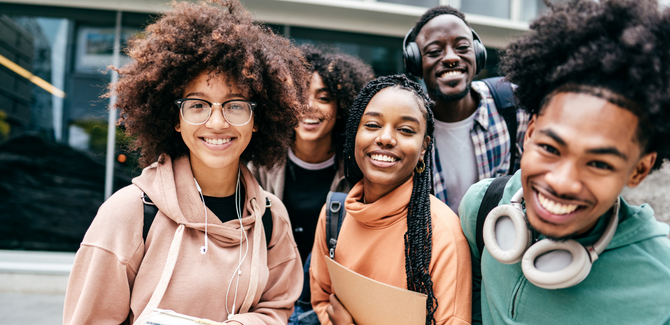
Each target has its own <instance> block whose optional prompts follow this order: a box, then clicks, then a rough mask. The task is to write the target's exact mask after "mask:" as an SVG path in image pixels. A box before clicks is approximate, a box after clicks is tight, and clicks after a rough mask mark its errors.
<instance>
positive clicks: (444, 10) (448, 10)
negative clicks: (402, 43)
mask: <svg viewBox="0 0 670 325" xmlns="http://www.w3.org/2000/svg"><path fill="white" fill-rule="evenodd" d="M442 15H454V16H456V17H458V18H460V19H461V20H462V21H463V22H464V23H465V25H467V26H468V27H470V24H469V23H468V21H467V20H465V14H463V13H462V12H460V11H459V10H458V9H456V8H454V7H451V6H437V7H433V8H430V9H428V11H426V12H425V13H424V14H423V16H421V18H419V20H418V21H417V22H416V24H414V28H413V30H412V34H410V35H409V39H408V41H410V42H414V41H415V40H416V37H417V35H419V32H420V31H421V29H422V28H423V26H425V25H426V24H427V23H428V22H429V21H431V20H432V19H433V18H435V17H437V16H442Z"/></svg>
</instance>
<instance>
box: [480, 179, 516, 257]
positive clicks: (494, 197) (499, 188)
mask: <svg viewBox="0 0 670 325" xmlns="http://www.w3.org/2000/svg"><path fill="white" fill-rule="evenodd" d="M510 177H512V176H510V175H505V176H500V177H498V178H496V179H494V180H493V182H491V185H489V188H487V189H486V192H485V193H484V198H483V199H482V203H481V204H480V206H479V212H478V213H477V238H476V242H477V249H478V250H479V259H480V260H481V259H482V252H483V250H484V238H483V235H482V234H483V229H484V221H485V220H486V217H487V216H488V215H489V212H491V210H493V208H495V207H496V206H498V203H499V202H500V199H501V198H502V196H503V192H505V184H507V181H509V179H510Z"/></svg>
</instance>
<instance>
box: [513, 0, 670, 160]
mask: <svg viewBox="0 0 670 325" xmlns="http://www.w3.org/2000/svg"><path fill="white" fill-rule="evenodd" d="M545 2H546V3H547V6H548V7H549V9H550V10H549V12H548V13H547V14H545V15H543V16H540V17H539V18H537V19H536V20H535V21H533V22H532V23H531V25H530V29H531V30H530V31H529V32H528V33H526V34H525V35H524V36H522V37H521V38H519V39H518V40H516V41H514V42H513V43H511V44H510V45H508V47H507V48H506V49H505V53H504V55H503V57H502V60H501V66H500V69H501V71H502V73H503V74H504V75H506V78H507V80H509V81H510V82H512V83H515V84H516V85H518V88H516V90H515V95H516V98H517V100H518V102H519V105H520V106H521V107H523V108H524V109H525V110H526V111H528V112H529V113H530V114H531V115H535V114H538V113H540V112H541V109H542V108H543V105H545V104H546V103H547V102H548V100H549V99H550V98H551V97H552V96H553V94H555V93H557V92H580V93H588V94H591V95H593V96H597V97H601V98H603V99H605V100H608V101H610V102H611V103H613V104H615V105H618V106H620V107H623V108H625V109H628V110H630V111H631V112H632V113H634V114H635V115H636V116H638V118H639V125H638V131H637V134H638V141H639V142H640V144H641V146H642V148H643V151H644V152H645V153H648V152H657V153H658V158H657V160H656V163H655V165H654V168H653V169H658V168H659V167H660V166H661V164H662V163H663V160H664V159H667V158H669V157H670V142H669V140H670V48H669V47H668V44H670V14H669V13H670V12H669V11H667V10H666V11H665V12H661V11H659V9H658V4H657V3H656V1H653V0H601V1H600V2H597V1H592V0H571V1H568V2H564V3H557V4H551V3H548V2H547V1H545Z"/></svg>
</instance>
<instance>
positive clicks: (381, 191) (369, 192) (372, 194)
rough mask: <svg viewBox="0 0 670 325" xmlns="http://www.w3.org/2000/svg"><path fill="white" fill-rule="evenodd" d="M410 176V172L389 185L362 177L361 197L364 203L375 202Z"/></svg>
mask: <svg viewBox="0 0 670 325" xmlns="http://www.w3.org/2000/svg"><path fill="white" fill-rule="evenodd" d="M410 177H412V174H410V175H409V176H408V177H405V178H403V179H402V180H401V181H399V182H398V183H396V184H391V185H387V184H378V183H373V182H371V181H369V180H368V179H367V178H365V177H364V178H363V198H365V203H367V204H370V203H374V202H376V201H377V200H379V199H380V198H382V197H384V195H386V194H389V193H391V192H393V190H395V189H396V188H398V187H399V186H400V185H402V184H405V182H407V180H408V179H410Z"/></svg>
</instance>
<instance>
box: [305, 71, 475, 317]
mask: <svg viewBox="0 0 670 325" xmlns="http://www.w3.org/2000/svg"><path fill="white" fill-rule="evenodd" d="M431 105H432V102H431V101H430V100H429V99H428V97H426V95H425V94H424V92H423V90H422V88H421V86H420V85H419V84H417V83H416V82H413V81H410V80H408V79H407V77H405V76H404V75H394V76H387V77H381V78H378V79H375V80H373V81H371V82H370V83H368V84H367V85H366V86H365V88H363V90H361V92H360V94H359V95H358V97H357V98H356V101H355V102H354V104H353V106H352V108H351V112H350V115H349V120H348V122H347V126H346V134H345V137H346V138H345V146H344V169H345V173H346V176H347V179H348V180H349V182H350V183H351V184H356V185H354V187H353V188H352V189H351V191H350V192H349V195H348V196H347V198H346V201H345V206H344V207H345V209H346V213H347V217H346V218H345V219H344V222H343V223H342V225H341V230H340V233H339V236H338V238H337V246H336V247H335V250H334V260H335V261H336V262H338V263H339V264H341V265H343V266H344V267H346V268H348V269H350V270H352V271H354V272H357V273H359V274H361V275H363V276H366V277H368V278H371V279H373V280H376V281H379V282H382V283H385V284H388V285H392V286H394V287H398V288H403V289H409V290H412V291H416V292H420V293H423V294H425V295H427V300H426V324H427V325H428V324H469V322H470V303H471V302H470V299H471V274H470V251H469V249H468V246H467V241H466V240H465V237H464V236H463V232H462V231H461V228H460V226H459V221H458V217H457V216H456V215H455V214H454V213H453V211H451V210H450V209H449V207H448V206H447V205H445V204H444V203H443V202H442V201H440V200H438V199H437V198H435V197H434V196H432V195H430V169H431V166H430V152H431V151H430V150H431V147H432V145H433V139H432V136H433V130H434V128H435V126H434V121H433V113H432V111H431V109H430V106H431ZM325 218H326V213H325V209H324V210H322V212H321V216H320V218H319V224H318V226H317V231H316V238H315V240H314V248H313V251H312V254H313V260H312V267H311V270H310V271H311V280H310V284H311V292H312V304H313V305H314V309H315V310H316V313H317V314H318V316H319V320H320V321H321V324H324V325H325V324H331V323H332V324H352V323H353V322H354V320H353V319H352V317H351V315H350V314H349V312H348V311H347V310H346V308H344V306H343V305H342V304H341V303H340V302H339V300H338V299H337V296H335V295H334V294H333V288H332V284H331V280H330V276H329V273H328V269H327V267H326V262H325V258H328V257H325V255H330V254H329V249H328V246H327V244H326V221H325ZM433 234H439V235H436V236H434V235H433Z"/></svg>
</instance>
